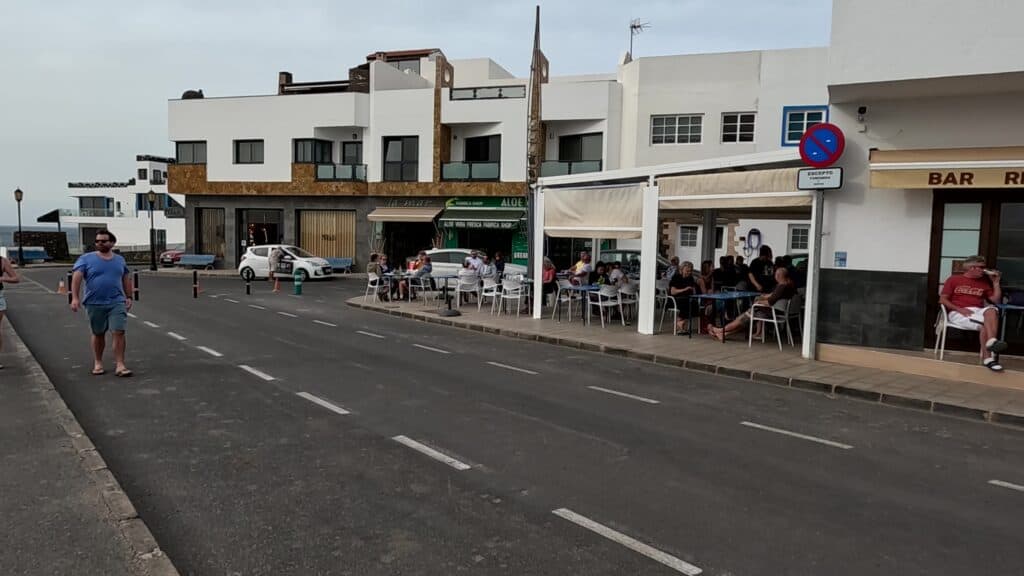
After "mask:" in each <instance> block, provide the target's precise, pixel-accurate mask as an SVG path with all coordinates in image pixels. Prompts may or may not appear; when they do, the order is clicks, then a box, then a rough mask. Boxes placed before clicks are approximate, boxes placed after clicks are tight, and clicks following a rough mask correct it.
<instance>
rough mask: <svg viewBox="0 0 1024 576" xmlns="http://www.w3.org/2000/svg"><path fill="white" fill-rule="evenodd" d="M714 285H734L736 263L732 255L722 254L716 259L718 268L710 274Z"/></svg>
mask: <svg viewBox="0 0 1024 576" xmlns="http://www.w3.org/2000/svg"><path fill="white" fill-rule="evenodd" d="M711 278H712V280H714V282H715V286H717V287H718V288H719V289H722V288H735V287H736V264H735V263H734V262H733V257H732V256H722V257H721V258H719V259H718V269H717V270H715V271H714V273H713V274H712V275H711Z"/></svg>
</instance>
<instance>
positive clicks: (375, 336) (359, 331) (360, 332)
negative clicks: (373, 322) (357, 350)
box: [356, 330, 384, 338]
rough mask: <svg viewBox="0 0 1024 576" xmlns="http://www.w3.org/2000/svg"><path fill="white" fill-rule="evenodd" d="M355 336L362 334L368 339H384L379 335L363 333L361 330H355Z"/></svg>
mask: <svg viewBox="0 0 1024 576" xmlns="http://www.w3.org/2000/svg"><path fill="white" fill-rule="evenodd" d="M356 334H362V335H363V336H369V337H370V338H384V337H383V336H381V335H380V334H374V333H373V332H364V331H362V330H356Z"/></svg>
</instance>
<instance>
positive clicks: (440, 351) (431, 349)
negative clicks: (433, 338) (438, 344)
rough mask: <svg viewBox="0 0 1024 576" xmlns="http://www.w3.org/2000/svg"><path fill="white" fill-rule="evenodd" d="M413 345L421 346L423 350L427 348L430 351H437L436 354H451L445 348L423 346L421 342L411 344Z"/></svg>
mask: <svg viewBox="0 0 1024 576" xmlns="http://www.w3.org/2000/svg"><path fill="white" fill-rule="evenodd" d="M413 346H415V347H417V348H422V349H424V350H429V351H431V352H437V353H438V354H451V352H449V351H447V350H441V349H440V348H432V347H430V346H424V345H423V344H413Z"/></svg>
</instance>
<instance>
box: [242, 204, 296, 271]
mask: <svg viewBox="0 0 1024 576" xmlns="http://www.w3.org/2000/svg"><path fill="white" fill-rule="evenodd" d="M238 212H239V214H238V221H239V222H240V226H239V227H238V232H239V235H240V238H239V239H238V241H239V245H240V246H241V249H240V250H239V252H238V253H239V258H238V260H239V262H241V255H242V254H244V253H245V250H246V248H248V247H249V246H262V245H264V244H279V243H280V242H281V241H282V240H283V238H284V236H283V232H284V227H283V226H282V220H283V215H284V211H283V210H239V211H238ZM235 264H236V265H237V264H238V262H236V263H235Z"/></svg>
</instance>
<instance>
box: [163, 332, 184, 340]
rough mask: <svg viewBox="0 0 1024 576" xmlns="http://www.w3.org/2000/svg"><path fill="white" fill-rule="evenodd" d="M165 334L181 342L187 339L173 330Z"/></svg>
mask: <svg viewBox="0 0 1024 576" xmlns="http://www.w3.org/2000/svg"><path fill="white" fill-rule="evenodd" d="M167 335H168V336H170V337H171V338H174V339H175V340H177V341H179V342H183V341H185V340H188V338H185V337H184V336H182V335H181V334H177V333H175V332H168V333H167Z"/></svg>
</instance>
